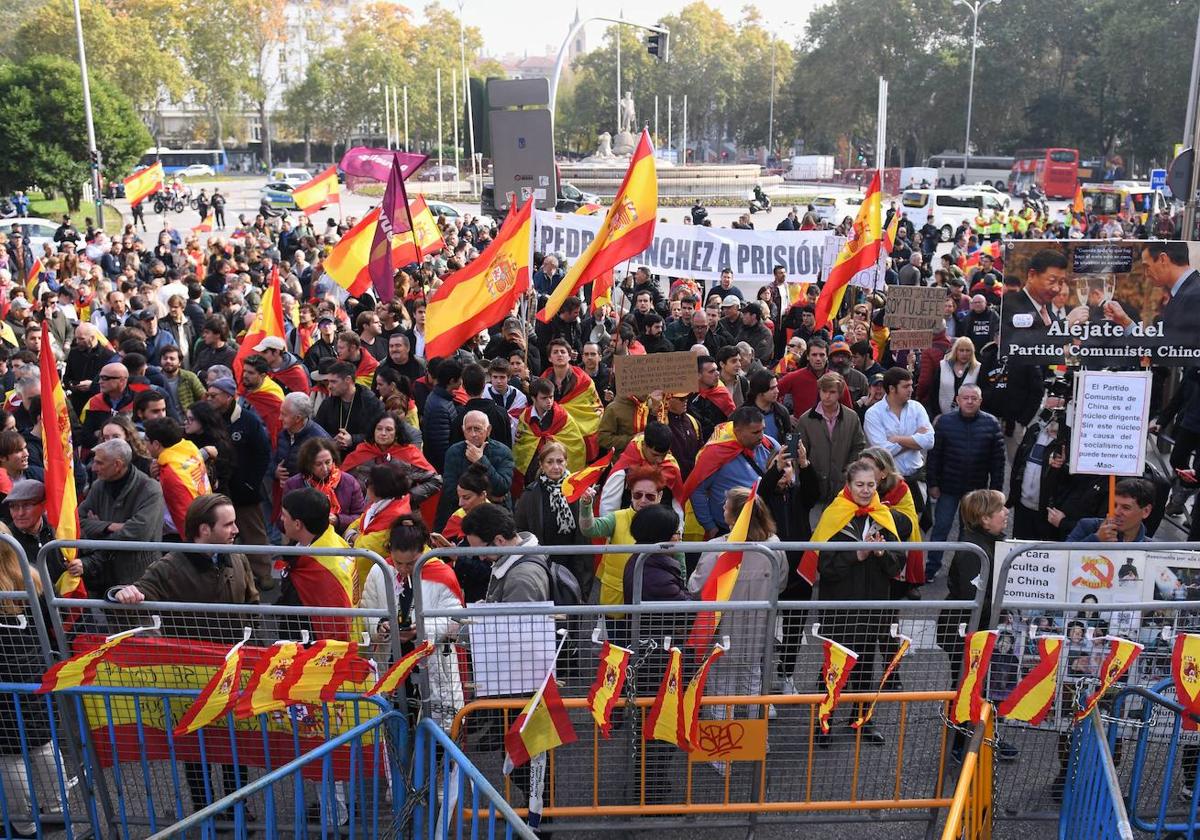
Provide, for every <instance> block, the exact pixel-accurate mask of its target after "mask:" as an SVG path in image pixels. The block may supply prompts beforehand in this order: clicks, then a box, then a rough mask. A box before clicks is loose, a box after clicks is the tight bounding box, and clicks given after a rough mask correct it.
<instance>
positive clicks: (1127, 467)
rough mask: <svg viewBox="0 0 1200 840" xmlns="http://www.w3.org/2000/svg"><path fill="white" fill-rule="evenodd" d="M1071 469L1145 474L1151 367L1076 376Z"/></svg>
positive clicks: (1106, 472)
mask: <svg viewBox="0 0 1200 840" xmlns="http://www.w3.org/2000/svg"><path fill="white" fill-rule="evenodd" d="M1075 388H1076V391H1075V400H1074V405H1075V416H1074V422H1073V423H1072V424H1071V430H1072V433H1071V472H1073V473H1084V474H1088V475H1133V476H1139V477H1140V476H1141V475H1142V471H1143V470H1144V469H1145V465H1146V428H1147V422H1148V420H1149V416H1150V371H1148V370H1144V371H1129V372H1122V373H1113V372H1109V371H1092V370H1086V371H1080V372H1079V373H1078V374H1076V376H1075Z"/></svg>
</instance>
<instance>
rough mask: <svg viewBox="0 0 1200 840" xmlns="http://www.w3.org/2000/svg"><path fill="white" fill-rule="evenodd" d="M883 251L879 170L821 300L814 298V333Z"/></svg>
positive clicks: (839, 306)
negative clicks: (858, 276)
mask: <svg viewBox="0 0 1200 840" xmlns="http://www.w3.org/2000/svg"><path fill="white" fill-rule="evenodd" d="M882 248H883V196H882V194H881V193H880V192H879V170H875V174H874V175H873V176H872V177H871V186H870V187H869V188H868V189H867V195H866V198H864V199H863V203H862V206H861V207H859V208H858V216H857V217H856V218H855V220H854V228H853V229H852V230H851V235H850V238H849V239H847V240H846V244H845V245H843V246H842V250H841V251H840V252H839V253H838V255H837V260H836V261H835V262H834V264H833V268H832V269H830V271H829V276H828V277H826V278H825V286H824V287H823V288H822V289H821V296H820V297H819V298H817V321H816V327H815V329H820V328H821V327H823V326H825V325H826V324H828V323H829V321H830V320H832V318H833V317H834V315H836V314H837V311H838V310H839V309H841V307H842V298H843V297H845V295H846V287H847V286H849V285H850V281H851V280H853V279H854V276H855V275H856V274H858V273H859V272H861V271H868V270H870V271H875V270H877V265H878V263H879V253H880V250H881V249H882Z"/></svg>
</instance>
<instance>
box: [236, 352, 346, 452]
mask: <svg viewBox="0 0 1200 840" xmlns="http://www.w3.org/2000/svg"><path fill="white" fill-rule="evenodd" d="M363 355H364V356H366V355H368V354H367V353H363ZM239 384H241V383H240V382H239ZM283 396H284V395H283V388H281V387H279V383H278V382H276V381H275V380H274V379H272V378H271V377H270V376H267V377H264V378H263V381H262V384H261V385H259V386H258V387H257V388H255V389H254V390H253V391H247V392H246V402H248V403H250V405H251V406H252V407H253V408H254V410H255V411H257V412H258V416H259V417H261V418H262V421H263V424H264V425H265V426H266V427H267V437H269V438H270V439H271V446H272V447H274V446H275V445H276V444H277V443H278V441H279V430H280V429H281V428H283V421H282V420H280V419H279V410H280V409H281V408H283Z"/></svg>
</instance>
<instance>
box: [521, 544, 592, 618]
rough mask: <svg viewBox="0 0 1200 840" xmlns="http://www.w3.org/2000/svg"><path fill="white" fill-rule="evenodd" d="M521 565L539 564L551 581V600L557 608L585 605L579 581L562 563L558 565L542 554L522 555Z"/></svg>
mask: <svg viewBox="0 0 1200 840" xmlns="http://www.w3.org/2000/svg"><path fill="white" fill-rule="evenodd" d="M521 563H537V564H538V565H539V566H541V567H542V570H543V571H545V572H546V578H547V579H548V580H549V581H550V587H549V588H550V600H551V601H553V602H554V605H555V606H556V607H575V606H578V605H580V604H582V603H585V602H584V600H583V591H582V590H581V589H580V586H579V581H578V580H576V579H575V575H574V574H572V573H571V570H570V569H568V568H567V567H566V566H564V565H563V564H562V563H556V562H555V561H553V560H550V559H548V558H546V557H543V556H542V555H540V554H534V555H528V554H527V555H522V557H521V559H520V560H518V561H517V564H518V565H520V564H521Z"/></svg>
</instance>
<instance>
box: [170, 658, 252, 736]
mask: <svg viewBox="0 0 1200 840" xmlns="http://www.w3.org/2000/svg"><path fill="white" fill-rule="evenodd" d="M243 644H244V642H239V643H238V644H236V645H234V646H233V647H232V648H231V649H230V650H229V653H228V654H226V656H225V662H224V664H223V665H222V666H221V667H220V668H218V669H217V671H216V672H215V673H214V674H213V675H212V679H210V680H209V681H208V684H207V685H205V686H204V690H203V691H201V692H200V696H199V697H197V698H196V700H195V702H193V703H192V705H191V706H189V707H188V710H187V712H186V713H185V714H184V716H183V717H182V718H180V720H179V723H178V724H177V725H176V726H175V737H176V738H178V737H180V736H181V735H190V734H191V733H193V732H195V731H196V730H197V729H200V728H202V727H205V726H208V725H209V724H210V723H213V722H214V721H218V720H220V719H221V718H223V717H225V715H227V714H228V713H229V712H231V711H233V707H234V705H235V704H236V703H237V698H238V691H239V689H240V688H241V685H240V683H241V677H242V645H243Z"/></svg>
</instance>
